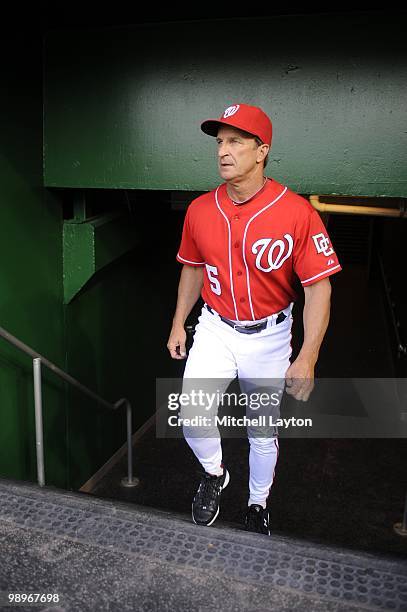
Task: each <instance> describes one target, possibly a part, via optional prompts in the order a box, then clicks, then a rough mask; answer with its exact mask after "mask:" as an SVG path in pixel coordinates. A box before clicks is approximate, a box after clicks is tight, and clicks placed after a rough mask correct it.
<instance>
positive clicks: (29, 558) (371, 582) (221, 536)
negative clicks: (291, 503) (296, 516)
mask: <svg viewBox="0 0 407 612" xmlns="http://www.w3.org/2000/svg"><path fill="white" fill-rule="evenodd" d="M0 541H1V563H0V591H2V597H3V600H2V605H3V606H4V605H5V603H6V599H5V598H6V593H8V592H19V593H22V592H23V593H28V592H35V593H58V594H59V596H60V602H59V603H58V604H56V603H54V604H53V606H57V608H58V609H59V610H81V611H82V610H116V609H117V610H137V611H138V610H143V611H144V610H146V611H150V610H159V611H160V612H161V611H167V610H168V611H173V610H174V611H175V610H177V611H180V612H183V611H184V610H185V611H188V612H191V611H193V610H205V611H206V610H221V611H224V610H225V611H229V610H230V611H232V610H245V611H246V610H253V611H254V610H264V611H265V610H281V611H283V610H303V609H304V608H306V609H307V610H318V611H319V610H321V611H330V610H335V611H343V612H345V610H346V611H349V610H397V611H401V610H407V560H403V558H398V559H396V558H393V557H390V556H377V555H372V554H367V553H360V554H359V553H357V552H354V551H352V552H350V551H348V550H346V549H340V548H334V547H331V546H323V545H316V544H314V543H312V544H311V543H309V542H307V541H302V540H298V539H293V538H289V537H282V536H276V535H273V536H271V537H267V536H263V535H260V534H253V533H247V532H245V531H243V530H240V529H237V528H236V527H234V526H232V525H228V524H225V523H222V522H220V521H217V522H216V523H215V524H214V525H213V526H211V527H201V526H197V525H194V524H193V523H192V522H191V518H190V516H189V515H188V516H186V515H182V514H175V513H173V512H166V511H162V510H155V509H154V508H148V507H142V506H137V505H135V504H129V503H125V502H115V501H111V500H102V499H97V498H95V497H93V496H89V495H87V494H84V493H76V492H68V491H63V490H58V489H55V488H50V487H46V488H40V487H38V486H37V485H34V484H30V483H22V482H16V481H10V480H2V479H0ZM49 605H50V604H46V605H45V604H44V605H43V607H42V609H44V610H45V609H46V610H48V609H49V610H51V609H54V608H52V607H48V606H49ZM58 606H59V607H58ZM1 609H3V608H1ZM10 609H11V608H10ZM20 609H24V607H23V606H22V607H20ZM26 609H27V610H29V609H32V608H29V607H27V608H26Z"/></svg>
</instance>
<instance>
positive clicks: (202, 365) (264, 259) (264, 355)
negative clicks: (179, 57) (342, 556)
mask: <svg viewBox="0 0 407 612" xmlns="http://www.w3.org/2000/svg"><path fill="white" fill-rule="evenodd" d="M201 129H202V131H203V132H205V133H206V134H209V135H210V136H214V137H215V138H216V142H217V147H218V170H219V174H220V176H221V178H222V179H223V181H224V182H223V183H222V184H221V185H219V187H217V188H216V189H214V190H213V191H211V192H209V193H206V194H204V195H202V196H200V197H198V198H196V199H195V200H193V201H192V202H191V204H190V205H189V207H188V209H187V213H186V216H185V220H184V227H183V233H182V240H181V245H180V249H179V252H178V254H177V260H178V261H179V262H180V263H182V264H183V269H182V272H181V278H180V282H179V287H178V300H177V306H176V311H175V315H174V319H173V326H172V329H171V333H170V337H169V340H168V344H167V347H168V350H169V351H170V354H171V357H172V358H174V359H184V358H185V357H186V350H185V341H186V333H185V329H184V323H185V320H186V318H187V316H188V315H189V313H190V312H191V310H192V308H193V306H194V304H195V303H196V302H197V300H198V298H199V296H200V295H202V298H203V300H204V306H203V308H202V313H201V315H200V317H199V322H198V325H197V326H196V331H195V336H194V343H193V346H192V348H191V350H190V352H189V355H188V359H187V362H186V365H185V371H184V379H183V384H184V390H188V381H192V380H195V381H196V379H205V380H206V381H214V380H215V381H216V380H218V381H219V385H217V391H224V390H225V389H226V388H227V386H228V385H229V383H230V381H231V380H233V379H234V378H235V377H236V376H238V377H239V381H240V384H241V386H242V382H243V387H245V388H249V386H250V385H249V384H248V383H247V381H253V379H254V380H256V379H267V380H270V379H271V380H273V381H281V384H277V385H276V386H277V388H278V389H279V393H280V394H282V392H283V389H284V387H285V385H286V386H287V392H288V393H290V394H291V395H293V396H294V397H295V398H296V399H298V400H303V401H306V400H307V399H308V397H309V394H310V392H311V390H312V388H313V379H314V367H315V363H316V361H317V358H318V353H319V349H320V346H321V343H322V340H323V337H324V335H325V332H326V329H327V326H328V321H329V312H330V295H331V285H330V281H329V278H328V277H329V276H330V275H331V274H335V273H336V272H339V271H340V270H341V266H340V264H339V262H338V259H337V256H336V254H335V252H334V250H333V248H332V245H331V242H330V239H329V236H328V234H327V231H326V229H325V226H324V224H323V223H322V220H321V218H320V216H319V214H318V212H317V211H316V210H315V209H314V208H313V207H312V205H311V204H310V203H309V202H308V200H306V199H305V198H303V197H301V196H299V195H297V194H296V193H294V192H292V191H290V189H288V188H287V187H285V186H284V185H282V184H280V183H278V182H277V181H275V180H273V179H270V178H267V177H265V176H264V167H265V165H266V163H267V155H268V152H269V149H270V146H271V139H272V124H271V121H270V119H269V117H268V116H267V115H266V114H265V113H264V112H263V111H262V110H261V109H260V108H258V107H255V106H249V105H247V104H234V105H232V106H229V107H228V108H226V109H225V111H224V112H223V114H222V116H221V117H220V118H219V119H209V120H207V121H204V122H203V123H202V125H201ZM296 277H298V278H299V279H300V281H301V284H302V286H303V287H304V293H305V305H304V313H303V321H304V342H303V345H302V348H301V351H300V353H299V354H298V357H297V358H296V360H295V361H294V362H293V363H292V364H291V365H290V357H291V353H292V349H291V325H292V316H291V310H292V306H293V303H294V302H295V300H296V297H297V296H296V294H295V291H294V288H293V287H294V282H295V280H296ZM220 381H221V382H220ZM208 397H209V394H208ZM217 408H218V404H216V405H214V404H213V403H212V405H211V406H208V407H207V408H206V409H207V410H208V413H207V414H208V415H210V416H212V417H213V416H214V415H216V414H217ZM181 412H182V411H181ZM183 414H184V415H185V411H184V412H183ZM247 429H248V437H249V443H250V453H249V467H250V478H249V500H248V509H247V513H246V516H245V525H246V529H247V530H250V531H255V532H259V533H264V534H267V535H270V526H269V513H268V509H267V498H268V496H269V492H270V488H271V486H272V483H273V479H274V473H275V467H276V463H277V458H278V439H277V433H276V432H275V429H274V430H273V431H274V434H273V435H267V436H265V437H264V436H261V435H256V433H255V432H256V428H251V427H250V426H248V428H247ZM198 431H199V434H196V432H195V435H194V431H193V428H192V427H191V426H188V425H186V424H184V425H183V432H184V436H185V439H186V441H187V443H188V444H189V446H190V447H191V449H192V451H193V452H194V454H195V456H196V457H197V459H198V460H199V462H200V463H201V465H202V467H203V468H204V470H205V473H204V474H203V476H202V479H201V483H200V485H199V488H198V490H197V493H196V495H195V497H194V500H193V503H192V517H193V520H194V522H195V523H197V524H200V525H211V524H212V523H213V522H214V520H215V519H216V517H217V516H218V514H219V501H220V495H221V492H222V490H223V489H224V488H225V487H226V486H227V484H228V482H229V480H230V475H229V472H228V470H227V469H226V467H225V466H224V463H223V461H222V447H221V438H220V435H219V430H218V428H217V425H216V421H215V422H214V421H211V422H210V424H209V425H208V426H204V427H200V428H199V430H198Z"/></svg>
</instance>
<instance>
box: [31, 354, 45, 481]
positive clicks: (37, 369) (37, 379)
mask: <svg viewBox="0 0 407 612" xmlns="http://www.w3.org/2000/svg"><path fill="white" fill-rule="evenodd" d="M33 370H34V404H35V447H36V455H37V478H38V484H39V485H40V487H43V486H44V485H45V470H44V443H43V427H42V389H41V359H40V358H39V357H37V358H36V359H33Z"/></svg>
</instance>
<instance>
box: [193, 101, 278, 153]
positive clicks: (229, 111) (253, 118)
mask: <svg viewBox="0 0 407 612" xmlns="http://www.w3.org/2000/svg"><path fill="white" fill-rule="evenodd" d="M221 125H231V126H232V127H235V128H238V129H239V130H243V131H245V132H249V134H253V135H254V136H258V137H259V138H260V140H261V141H262V142H264V143H265V144H268V145H271V137H272V134H273V128H272V125H271V121H270V119H269V117H268V116H267V115H266V113H265V112H264V111H262V110H261V108H259V107H258V106H249V105H248V104H233V105H232V106H228V107H227V108H226V109H225V110H224V112H223V115H222V116H221V117H220V118H219V119H207V120H206V121H204V122H203V123H202V124H201V130H202V131H203V132H205V134H209V136H216V135H217V133H218V129H219V128H220V126H221Z"/></svg>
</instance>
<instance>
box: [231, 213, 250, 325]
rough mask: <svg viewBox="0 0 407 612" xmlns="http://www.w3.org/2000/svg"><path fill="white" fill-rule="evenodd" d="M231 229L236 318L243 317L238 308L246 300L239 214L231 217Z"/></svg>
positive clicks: (242, 230)
mask: <svg viewBox="0 0 407 612" xmlns="http://www.w3.org/2000/svg"><path fill="white" fill-rule="evenodd" d="M231 221H232V223H231V230H232V240H231V243H232V251H233V257H232V276H233V278H234V283H233V284H234V286H235V298H236V306H237V310H238V318H239V319H243V318H245V317H244V316H243V313H242V312H241V310H240V309H239V305H241V306H243V305H245V303H246V302H247V298H246V293H247V287H246V283H245V282H244V276H243V266H244V258H243V251H242V245H243V232H244V224H242V223H241V222H240V223H239V221H240V215H238V214H234V215H232V218H231Z"/></svg>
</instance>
